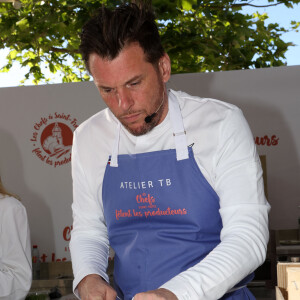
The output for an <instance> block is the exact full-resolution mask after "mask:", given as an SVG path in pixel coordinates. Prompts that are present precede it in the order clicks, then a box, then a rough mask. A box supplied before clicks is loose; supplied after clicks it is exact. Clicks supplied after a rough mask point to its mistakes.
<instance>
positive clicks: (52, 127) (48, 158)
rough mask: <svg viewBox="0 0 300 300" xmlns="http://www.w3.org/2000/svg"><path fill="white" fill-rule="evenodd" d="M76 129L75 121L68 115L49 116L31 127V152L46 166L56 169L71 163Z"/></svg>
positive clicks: (56, 114) (55, 114)
mask: <svg viewBox="0 0 300 300" xmlns="http://www.w3.org/2000/svg"><path fill="white" fill-rule="evenodd" d="M77 127H78V125H77V119H75V118H72V117H71V115H70V114H68V115H66V114H64V113H57V112H55V113H54V114H49V115H48V116H47V117H41V119H40V120H39V121H38V122H36V123H35V124H34V125H33V128H34V132H33V133H32V138H31V139H30V141H31V142H32V146H33V150H32V153H33V154H35V155H36V157H37V158H39V159H40V160H41V161H43V162H45V163H46V164H48V165H50V166H53V167H55V168H56V167H58V166H61V165H65V164H67V163H69V162H70V161H71V148H72V141H73V131H74V130H75V129H76V128H77Z"/></svg>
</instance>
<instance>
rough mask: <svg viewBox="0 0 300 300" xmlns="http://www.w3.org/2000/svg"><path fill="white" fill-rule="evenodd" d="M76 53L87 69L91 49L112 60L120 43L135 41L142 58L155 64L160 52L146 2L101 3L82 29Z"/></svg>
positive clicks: (119, 49) (118, 50)
mask: <svg viewBox="0 0 300 300" xmlns="http://www.w3.org/2000/svg"><path fill="white" fill-rule="evenodd" d="M80 37H81V44H80V47H79V50H80V53H81V54H82V58H83V60H84V63H85V65H86V68H87V70H88V71H89V56H90V54H92V53H96V54H98V55H99V56H100V57H102V58H107V59H109V60H113V59H114V58H116V57H117V56H118V54H119V53H120V52H121V50H122V49H123V48H124V46H126V45H128V44H130V43H134V42H138V43H139V45H140V46H141V48H142V49H143V50H144V53H145V55H146V59H147V61H148V62H150V63H152V64H156V63H157V62H158V60H159V59H160V58H161V57H162V56H163V55H164V49H163V47H162V45H161V41H160V36H159V33H158V28H157V26H156V23H155V16H154V13H153V11H152V9H151V6H150V5H140V7H139V6H137V5H136V4H134V3H129V4H122V5H120V6H118V7H116V8H114V9H109V8H107V7H102V8H100V9H99V10H98V12H97V14H96V15H95V16H94V17H93V18H92V19H90V20H89V21H88V22H87V23H86V24H85V25H84V26H83V29H82V33H81V36H80Z"/></svg>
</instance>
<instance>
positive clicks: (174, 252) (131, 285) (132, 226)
mask: <svg viewBox="0 0 300 300" xmlns="http://www.w3.org/2000/svg"><path fill="white" fill-rule="evenodd" d="M169 113H170V119H171V122H172V127H173V130H174V134H173V135H174V139H175V146H176V149H170V150H163V151H156V152H149V153H140V154H129V155H118V144H119V135H120V124H119V126H118V134H117V137H116V140H115V144H114V148H113V151H112V156H111V159H110V160H109V162H108V164H107V167H106V170H105V174H104V179H103V189H102V193H103V195H102V196H103V207H104V215H105V220H106V224H107V229H108V236H109V241H110V245H111V247H112V248H113V249H114V251H115V258H114V260H115V261H114V265H115V269H114V282H115V288H116V290H117V293H118V296H119V297H120V298H121V299H124V300H130V299H132V297H133V296H134V295H135V294H137V293H140V292H144V291H149V290H154V289H157V288H159V287H160V286H161V285H162V284H164V283H165V282H167V281H168V280H170V279H171V278H173V277H174V276H176V275H177V274H179V273H181V272H183V271H185V270H187V269H188V268H190V267H192V266H194V265H195V264H197V263H198V262H200V261H201V260H202V259H203V258H204V257H205V256H206V255H207V254H208V253H209V252H210V251H212V250H213V249H214V248H215V247H216V246H217V245H218V244H219V243H220V232H221V229H222V220H221V216H220V214H219V209H220V206H219V197H218V195H217V194H216V192H215V191H214V190H213V189H212V187H211V186H210V185H209V183H208V182H207V180H206V179H205V177H204V176H203V175H202V173H201V171H200V169H199V167H198V165H197V163H196V161H195V158H194V154H193V151H192V148H189V147H187V141H186V134H185V131H184V127H183V122H182V117H181V111H180V107H179V104H178V100H177V99H176V96H175V95H173V94H172V93H169ZM252 278H253V275H250V276H248V277H247V278H245V279H244V280H243V282H241V283H240V284H239V286H243V287H242V288H238V289H235V290H234V291H231V292H230V293H227V294H225V296H223V297H222V298H221V299H228V300H229V299H230V300H233V299H236V300H243V299H245V300H246V299H255V298H254V297H253V295H252V294H251V293H250V292H249V290H248V289H247V288H246V287H244V286H245V284H246V283H247V282H249V281H250V280H252Z"/></svg>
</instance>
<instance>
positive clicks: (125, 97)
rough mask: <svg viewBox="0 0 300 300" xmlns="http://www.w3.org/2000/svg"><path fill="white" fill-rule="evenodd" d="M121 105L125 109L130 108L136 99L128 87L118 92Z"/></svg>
mask: <svg viewBox="0 0 300 300" xmlns="http://www.w3.org/2000/svg"><path fill="white" fill-rule="evenodd" d="M116 95H117V100H118V104H119V107H121V108H122V109H123V110H125V111H126V110H129V109H130V108H131V107H132V106H133V104H134V100H133V99H132V97H131V94H130V92H129V91H127V90H126V89H119V90H118V91H117V93H116Z"/></svg>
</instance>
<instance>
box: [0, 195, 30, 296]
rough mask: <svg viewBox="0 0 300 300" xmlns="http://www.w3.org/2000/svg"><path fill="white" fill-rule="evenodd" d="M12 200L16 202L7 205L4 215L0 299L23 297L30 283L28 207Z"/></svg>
mask: <svg viewBox="0 0 300 300" xmlns="http://www.w3.org/2000/svg"><path fill="white" fill-rule="evenodd" d="M0 201H4V200H0ZM12 201H13V202H14V201H16V203H15V204H13V205H11V203H10V204H9V205H7V206H5V211H3V212H2V218H1V219H2V220H1V228H0V245H1V246H0V250H1V251H0V255H1V256H0V299H16V300H20V299H25V297H26V295H27V293H28V291H29V289H30V287H31V279H32V269H31V243H30V232H29V225H28V219H27V214H26V209H25V207H24V206H23V205H22V204H21V203H18V202H17V201H18V200H16V199H14V198H12ZM13 202H12V203H13ZM1 209H2V208H1ZM2 297H3V298H2Z"/></svg>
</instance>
